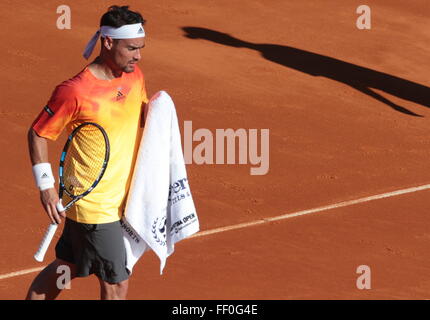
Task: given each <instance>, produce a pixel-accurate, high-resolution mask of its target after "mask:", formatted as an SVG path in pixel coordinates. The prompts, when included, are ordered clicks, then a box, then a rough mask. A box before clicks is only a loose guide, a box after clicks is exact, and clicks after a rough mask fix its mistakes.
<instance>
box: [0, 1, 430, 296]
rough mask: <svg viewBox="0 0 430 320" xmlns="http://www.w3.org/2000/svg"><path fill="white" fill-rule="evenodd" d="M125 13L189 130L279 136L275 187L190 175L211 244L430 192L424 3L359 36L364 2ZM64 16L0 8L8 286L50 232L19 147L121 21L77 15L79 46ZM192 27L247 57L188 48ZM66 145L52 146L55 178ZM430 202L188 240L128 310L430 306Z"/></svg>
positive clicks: (386, 10)
mask: <svg viewBox="0 0 430 320" xmlns="http://www.w3.org/2000/svg"><path fill="white" fill-rule="evenodd" d="M117 3H119V4H130V5H131V9H134V10H138V11H140V12H141V13H142V14H143V15H144V17H145V18H146V19H147V21H148V23H147V26H146V32H147V35H148V38H147V45H146V47H145V49H144V50H143V52H142V53H143V60H142V62H141V63H140V66H141V67H142V69H143V71H144V73H145V76H146V82H147V88H148V93H149V95H152V94H153V93H155V92H156V91H158V90H166V91H167V92H169V93H170V95H171V96H172V97H173V99H174V101H175V103H176V107H177V111H178V116H179V119H180V125H181V127H183V121H186V120H192V121H193V129H198V128H208V129H210V130H211V131H212V132H213V133H214V132H215V129H217V128H221V129H224V128H233V129H238V128H245V129H265V128H268V129H270V171H269V172H268V174H267V175H264V176H251V175H250V174H249V169H250V167H251V165H238V164H237V165H196V164H191V165H188V174H189V180H190V184H191V189H192V192H193V196H194V199H195V204H196V208H197V212H198V215H199V218H200V222H201V229H202V230H209V229H213V228H217V227H223V226H229V225H233V224H237V223H242V222H248V221H254V220H257V219H261V218H265V217H272V216H277V215H281V214H285V213H288V212H295V211H299V210H303V209H308V208H314V207H318V206H322V205H327V204H332V203H336V202H340V201H344V200H350V199H356V198H360V197H364V196H368V195H375V194H380V193H384V192H389V191H393V190H398V189H404V188H408V187H412V186H418V185H422V184H427V183H430V170H429V161H428V159H429V158H430V132H429V129H428V128H429V119H430V110H429V107H430V94H429V92H430V88H429V87H430V82H429V79H428V74H429V71H430V70H429V67H428V57H429V56H430V46H429V43H430V34H429V32H428V30H430V21H429V20H428V15H429V14H430V12H429V11H430V9H429V7H428V3H427V0H416V1H413V3H406V2H405V1H401V0H392V1H389V2H387V1H382V0H375V1H372V4H371V5H370V7H371V9H372V29H371V30H358V29H357V28H356V25H355V20H356V18H357V16H358V15H357V14H356V13H355V10H356V8H357V6H358V5H359V3H357V2H354V1H342V0H334V1H331V2H330V3H327V2H326V1H306V2H298V1H263V0H251V1H235V2H232V1H227V0H219V1H204V2H202V1H198V0H189V1H186V2H178V1H172V0H163V1H152V2H147V3H145V4H144V5H142V2H141V1H127V2H124V1H118V2H117ZM62 4H68V3H66V2H64V1H44V2H43V3H39V2H36V1H25V2H24V1H23V2H17V1H10V0H3V1H2V2H1V4H0V21H1V24H2V25H1V28H0V36H1V39H2V43H3V44H4V46H3V50H2V53H1V61H2V77H1V79H0V86H1V88H2V90H1V101H2V103H1V106H0V128H1V129H0V130H1V131H2V134H1V135H0V149H1V150H2V153H3V157H2V158H1V179H2V182H3V183H1V184H0V192H1V202H0V206H1V207H0V210H1V212H2V215H3V221H4V222H3V224H2V225H1V226H0V231H1V232H0V248H1V249H0V250H1V251H0V252H1V253H2V257H3V258H2V259H1V260H0V274H7V273H10V272H15V271H20V270H25V269H30V268H35V267H38V266H40V265H39V264H38V263H36V262H35V261H34V259H33V257H32V256H33V254H34V251H35V249H36V248H37V245H38V243H39V241H40V239H41V236H42V234H43V231H44V229H45V227H46V225H47V223H48V220H47V217H46V215H45V214H44V212H43V210H42V207H41V205H40V203H39V199H38V192H37V190H36V189H35V187H34V182H33V177H32V174H31V166H30V162H29V157H28V152H27V142H26V131H27V129H28V127H29V125H30V124H31V122H32V121H33V119H34V117H35V116H36V115H37V113H38V112H39V111H40V109H41V108H42V107H43V106H44V105H45V103H46V101H47V99H48V98H49V96H50V94H51V92H52V90H53V88H54V86H55V85H56V84H58V83H59V82H61V81H63V80H65V79H67V78H69V77H71V76H73V75H74V74H76V73H77V72H79V71H80V70H81V69H82V68H83V66H84V64H85V61H84V59H83V58H82V55H81V54H82V50H83V48H84V47H85V45H86V43H87V41H88V40H89V38H90V37H91V36H92V35H93V33H94V32H95V30H96V28H97V26H98V21H99V17H100V15H101V14H102V13H103V12H104V11H105V10H106V9H107V7H108V6H109V5H111V4H113V3H112V2H110V1H109V2H108V1H96V2H94V3H92V4H91V5H88V2H87V1H81V0H74V1H73V2H70V4H69V5H70V7H71V9H72V29H71V30H58V29H57V28H56V19H57V17H58V14H57V13H56V8H57V7H58V6H59V5H62ZM11 11H13V13H14V14H10V12H11ZM16 17H19V19H17V18H16ZM182 27H194V28H205V29H209V30H211V31H216V32H221V33H227V34H229V35H230V36H232V37H234V38H236V39H240V40H242V41H246V42H247V43H248V47H247V48H245V47H242V48H238V47H233V46H231V45H226V42H225V41H226V39H228V38H227V37H225V36H224V38H223V39H224V40H223V41H224V44H220V43H217V42H215V41H211V40H208V39H196V38H194V39H191V38H188V37H185V36H184V35H185V32H184V31H183V30H182V29H181V28H182ZM189 30H191V29H189ZM192 30H196V29H192ZM211 34H212V35H213V34H214V33H213V32H209V31H205V32H204V36H205V37H206V38H208V37H211ZM230 40H231V39H230ZM250 43H251V44H250ZM230 44H231V42H230ZM263 44H265V45H263ZM368 88H371V90H373V92H374V93H371V92H369V91H367V90H369V89H368ZM376 94H378V95H380V96H379V97H377V96H376ZM371 95H373V97H372V96H371ZM381 96H382V97H383V98H381ZM375 97H376V98H375ZM384 98H385V99H388V100H389V101H391V102H387V101H386V100H385V101H384V100H383V99H384ZM390 105H391V106H390ZM396 109H397V110H396ZM399 110H401V111H403V112H401V111H399ZM405 110H408V111H405ZM407 112H409V114H408V113H407ZM412 113H414V114H419V115H421V117H417V116H413V115H411V114H412ZM63 138H64V137H63ZM62 141H63V140H61V139H60V140H59V141H58V142H57V143H55V144H54V145H51V150H50V156H51V158H50V159H51V162H53V163H54V164H55V163H56V162H57V159H58V158H59V151H60V149H61V147H62ZM197 144H198V143H197V142H195V144H194V145H197ZM429 192H430V191H420V192H417V193H412V194H408V195H403V196H397V197H391V198H388V199H383V200H377V201H373V202H368V203H363V204H359V205H354V206H350V207H345V208H339V209H335V210H329V211H325V212H320V213H315V214H311V215H307V216H302V217H296V218H292V219H287V220H282V221H278V222H276V223H266V224H263V225H259V226H254V227H249V228H244V229H240V230H236V231H228V232H222V233H217V234H213V235H209V236H204V237H198V238H192V239H188V240H184V241H183V242H181V243H179V244H178V245H177V247H176V251H175V253H174V254H173V256H171V257H170V258H169V259H168V262H167V267H166V269H165V272H164V275H163V276H160V275H159V273H158V271H159V262H158V259H157V258H156V257H155V255H154V254H153V253H152V252H151V253H147V254H145V255H144V257H143V259H142V260H141V261H139V263H138V265H137V266H136V267H135V270H134V274H133V276H132V278H131V282H130V289H129V298H130V299H427V298H430V294H429V291H430V255H429V254H428V248H429V246H430V219H428V206H429V201H428V198H429ZM52 257H53V250H52V248H51V250H50V251H49V253H48V256H47V261H49V259H50V258H52ZM359 265H368V266H369V267H370V268H371V270H372V289H370V290H358V289H357V287H356V279H357V277H358V274H356V269H357V267H358V266H359ZM35 275H36V274H35V273H31V274H27V275H21V276H16V277H11V278H6V279H1V280H0V299H22V298H23V297H24V296H25V293H26V291H27V288H28V286H29V285H30V283H31V281H32V279H33V278H34V276H35ZM59 298H60V299H97V298H98V282H97V280H96V278H95V277H91V278H86V279H78V280H75V281H74V282H72V289H71V290H66V291H65V292H63V293H62V294H61V295H60V297H59Z"/></svg>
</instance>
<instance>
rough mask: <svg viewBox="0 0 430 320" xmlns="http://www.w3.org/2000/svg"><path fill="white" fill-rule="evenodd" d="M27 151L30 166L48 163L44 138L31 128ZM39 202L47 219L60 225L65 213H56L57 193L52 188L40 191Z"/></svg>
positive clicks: (46, 145)
mask: <svg viewBox="0 0 430 320" xmlns="http://www.w3.org/2000/svg"><path fill="white" fill-rule="evenodd" d="M28 149H29V152H30V160H31V164H32V165H33V166H34V165H35V164H38V163H46V162H48V142H47V139H46V138H43V137H40V136H39V135H37V133H36V131H34V130H33V128H30V130H28ZM40 201H41V202H42V205H43V208H44V209H45V211H46V213H47V214H48V217H49V219H51V221H52V222H53V223H54V222H55V223H57V224H59V223H61V217H63V218H65V217H66V214H65V212H61V213H58V211H57V208H56V204H57V202H58V201H59V198H58V193H57V192H56V191H55V189H54V188H49V189H46V190H43V191H40Z"/></svg>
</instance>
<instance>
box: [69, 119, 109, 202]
mask: <svg viewBox="0 0 430 320" xmlns="http://www.w3.org/2000/svg"><path fill="white" fill-rule="evenodd" d="M106 148H107V146H106V141H105V137H104V135H103V133H102V132H101V131H100V130H99V129H98V128H97V127H96V126H93V125H85V126H83V127H82V128H81V129H80V130H79V131H78V132H77V133H76V135H75V136H74V137H73V139H72V141H71V142H70V146H69V149H68V151H67V153H66V158H65V160H64V169H63V170H64V174H63V181H64V187H65V189H66V192H67V193H69V194H71V195H73V196H78V195H81V194H83V193H84V192H86V191H87V190H88V189H89V188H90V187H91V186H92V185H93V184H94V182H95V181H96V180H97V178H98V177H99V175H100V173H101V171H102V168H103V165H104V161H105V154H106Z"/></svg>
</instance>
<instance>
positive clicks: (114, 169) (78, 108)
mask: <svg viewBox="0 0 430 320" xmlns="http://www.w3.org/2000/svg"><path fill="white" fill-rule="evenodd" d="M128 8H129V7H128V6H121V7H120V6H112V7H110V8H109V10H108V12H106V13H105V14H104V15H103V16H102V17H101V21H100V29H99V30H98V31H97V32H96V34H95V35H94V36H93V37H92V39H91V40H90V41H89V43H88V45H87V47H86V48H85V51H84V57H85V58H86V59H88V58H89V57H90V55H91V53H92V51H93V49H94V47H95V45H96V44H97V42H98V39H99V38H100V40H101V50H100V54H99V56H98V57H97V58H95V60H94V61H93V62H91V63H90V64H88V65H87V66H86V67H85V68H84V69H83V70H82V71H81V72H79V73H78V74H77V75H76V76H74V77H73V78H71V79H69V80H67V81H64V82H63V83H61V84H60V85H58V86H57V87H56V88H55V90H54V92H53V93H52V96H51V98H50V99H49V101H48V103H47V105H46V106H45V107H44V108H43V110H42V111H41V113H40V114H39V116H38V117H37V118H36V119H35V121H34V122H33V124H32V126H31V128H30V130H29V133H28V139H29V151H30V158H31V162H32V165H33V174H34V176H35V179H36V184H37V186H38V187H39V189H40V198H41V202H42V205H43V207H44V209H45V211H46V213H47V214H48V217H49V219H50V220H51V221H52V222H56V223H61V221H62V219H65V225H64V230H63V233H62V235H61V237H60V239H59V241H58V243H57V245H56V247H55V253H56V259H55V260H54V261H53V262H52V263H51V264H49V265H48V266H47V267H46V268H45V269H44V270H43V271H41V273H40V274H39V275H38V276H37V277H36V278H35V279H34V281H33V283H32V284H31V286H30V288H29V290H28V294H27V299H34V300H36V299H55V298H56V297H57V296H58V295H59V293H60V292H61V289H62V288H63V286H64V284H63V286H61V287H59V286H58V285H57V282H58V281H57V279H58V277H59V276H60V274H58V273H57V270H58V267H59V266H62V265H65V266H68V267H69V268H70V270H71V279H73V278H75V277H86V276H88V275H90V274H95V275H96V276H97V277H98V279H99V282H100V289H101V290H100V292H101V299H106V300H111V299H125V298H126V294H127V289H128V278H129V273H128V271H127V269H126V253H125V247H124V243H123V238H122V231H121V226H120V222H119V221H120V219H121V216H122V212H123V209H124V205H125V200H126V194H127V191H128V189H129V185H130V182H131V175H132V172H133V170H132V169H133V166H134V162H135V159H136V155H137V149H138V146H139V141H140V137H141V134H142V130H141V128H142V127H143V125H142V124H143V111H144V107H145V105H146V103H147V102H148V99H147V94H146V89H145V81H144V77H143V74H142V72H141V70H140V69H139V67H138V66H137V62H138V61H139V60H140V59H141V53H140V50H141V49H142V48H143V47H144V46H145V31H144V28H143V27H144V24H145V20H144V19H143V17H142V16H141V14H139V13H138V12H133V11H131V10H129V9H128ZM87 121H90V122H96V123H98V124H99V125H101V126H102V127H103V128H104V129H105V131H106V133H107V135H108V138H109V141H110V160H109V164H108V167H107V170H106V172H105V174H104V176H103V178H102V180H101V181H100V182H99V184H98V185H97V186H96V188H95V189H94V190H93V191H92V192H91V193H90V194H88V195H87V196H86V197H84V198H83V199H81V200H79V201H78V202H77V203H76V204H75V205H73V206H72V207H71V208H70V209H69V210H68V211H67V213H66V214H67V216H66V214H65V213H64V212H63V213H59V212H57V209H56V204H57V202H58V201H59V198H58V193H57V190H56V189H55V188H54V182H55V181H54V175H53V173H52V169H51V165H50V163H49V161H48V147H47V145H48V141H49V140H56V139H57V137H58V136H59V135H60V134H61V132H62V131H63V130H66V131H68V133H70V132H71V131H72V130H73V129H74V128H76V127H77V126H78V125H79V124H81V123H83V122H87Z"/></svg>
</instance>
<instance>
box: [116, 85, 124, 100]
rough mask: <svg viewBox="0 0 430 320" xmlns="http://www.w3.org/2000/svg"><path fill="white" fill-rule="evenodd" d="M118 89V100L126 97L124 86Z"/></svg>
mask: <svg viewBox="0 0 430 320" xmlns="http://www.w3.org/2000/svg"><path fill="white" fill-rule="evenodd" d="M117 90H118V93H117V94H116V101H118V100H121V99H124V98H125V95H124V93H122V92H121V90H122V88H121V87H118V88H117Z"/></svg>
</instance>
